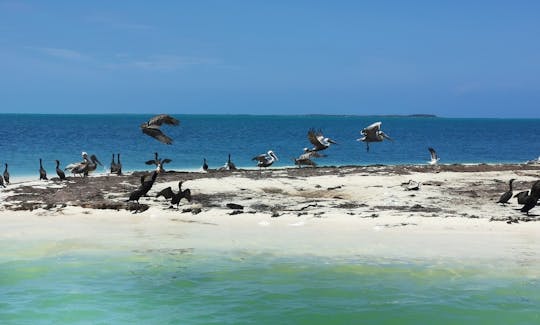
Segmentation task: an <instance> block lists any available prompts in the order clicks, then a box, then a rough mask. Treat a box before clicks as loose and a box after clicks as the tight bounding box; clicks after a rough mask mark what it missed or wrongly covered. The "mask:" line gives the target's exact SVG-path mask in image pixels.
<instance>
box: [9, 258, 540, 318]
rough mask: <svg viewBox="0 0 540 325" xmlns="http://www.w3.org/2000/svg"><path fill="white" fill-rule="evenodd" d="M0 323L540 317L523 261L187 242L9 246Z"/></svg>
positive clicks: (536, 291) (537, 285)
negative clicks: (49, 250)
mask: <svg viewBox="0 0 540 325" xmlns="http://www.w3.org/2000/svg"><path fill="white" fill-rule="evenodd" d="M0 274H1V277H0V296H1V297H2V299H1V300H0V322H1V323H2V324H40V323H43V324H45V323H52V324H73V323H76V324H81V323H82V324H96V323H101V324H110V323H130V324H131V323H133V324H150V323H152V324H164V323H175V324H242V323H264V324H329V323H332V324H351V323H355V324H360V323H362V324H464V323H468V324H480V323H482V324H538V322H539V321H540V309H539V306H540V279H539V277H538V275H534V272H533V275H531V273H530V272H529V273H528V272H526V267H522V266H512V267H509V268H505V267H500V268H499V267H496V268H493V267H484V266H482V265H470V264H469V265H467V264H460V263H459V262H458V263H452V264H448V265H445V264H441V263H432V262H430V261H415V262H414V263H411V262H404V261H397V260H394V261H392V260H389V261H385V260H383V259H381V260H378V261H373V260H372V259H371V260H366V259H362V258H360V257H358V258H350V257H349V258H328V257H314V256H309V257H308V256H303V257H298V256H290V257H287V256H279V257H278V256H275V255H264V254H262V255H261V254H259V255H249V254H247V253H245V252H229V253H227V254H225V255H222V254H219V255H218V254H214V253H204V252H197V251H191V250H182V249H177V250H149V251H131V252H123V253H122V252H111V253H109V254H107V253H100V254H93V253H74V252H65V253H59V254H53V255H50V256H42V257H39V258H30V259H17V258H8V259H6V258H4V259H3V260H2V261H1V264H0Z"/></svg>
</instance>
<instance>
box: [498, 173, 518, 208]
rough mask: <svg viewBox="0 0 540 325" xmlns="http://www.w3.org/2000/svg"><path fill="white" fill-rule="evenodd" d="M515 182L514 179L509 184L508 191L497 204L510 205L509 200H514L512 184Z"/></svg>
mask: <svg viewBox="0 0 540 325" xmlns="http://www.w3.org/2000/svg"><path fill="white" fill-rule="evenodd" d="M514 181H515V179H514V178H512V179H511V180H510V181H509V182H508V191H506V192H504V193H503V194H502V195H501V197H500V198H499V201H497V203H502V204H506V203H508V200H510V199H511V198H512V183H513V182H514Z"/></svg>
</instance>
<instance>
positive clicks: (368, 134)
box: [356, 122, 394, 152]
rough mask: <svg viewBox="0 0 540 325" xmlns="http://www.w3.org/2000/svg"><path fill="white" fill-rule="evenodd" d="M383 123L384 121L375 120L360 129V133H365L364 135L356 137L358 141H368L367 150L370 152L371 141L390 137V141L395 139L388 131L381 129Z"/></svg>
mask: <svg viewBox="0 0 540 325" xmlns="http://www.w3.org/2000/svg"><path fill="white" fill-rule="evenodd" d="M381 124H382V122H375V123H373V124H371V125H369V126H368V127H366V128H364V129H362V131H360V134H361V135H363V137H361V138H359V139H356V141H361V142H365V143H366V151H368V152H369V143H370V142H381V141H383V140H384V139H388V140H390V141H394V140H393V139H392V138H390V137H389V136H388V135H387V134H386V133H384V132H383V131H382V130H381Z"/></svg>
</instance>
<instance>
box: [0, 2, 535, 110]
mask: <svg viewBox="0 0 540 325" xmlns="http://www.w3.org/2000/svg"><path fill="white" fill-rule="evenodd" d="M539 13H540V1H520V0H513V1H459V0H458V1H414V0H410V1H317V0H313V1H300V0H299V1H292V0H290V1H285V0H283V1H281V0H275V1H262V0H261V1H257V0H252V1H240V0H238V1H233V0H231V1H205V0H201V1H127V0H124V1H122V0H119V1H54V0H51V1H24V0H21V1H18V0H0V113H61V114H63V113H77V114H94V113H95V114H100V113H177V114H262V115H266V114H355V115H379V114H383V115H386V114H420V113H424V114H436V115H438V116H445V117H500V118H506V117H516V118H540V19H539V17H540V16H539Z"/></svg>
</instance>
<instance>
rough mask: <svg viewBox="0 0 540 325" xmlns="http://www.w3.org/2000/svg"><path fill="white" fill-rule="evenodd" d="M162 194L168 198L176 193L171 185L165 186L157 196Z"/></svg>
mask: <svg viewBox="0 0 540 325" xmlns="http://www.w3.org/2000/svg"><path fill="white" fill-rule="evenodd" d="M161 195H163V197H164V198H166V199H170V198H172V197H173V195H174V193H173V191H172V188H171V187H170V186H169V187H167V188H164V189H162V190H161V191H159V193H158V194H156V197H159V196H161Z"/></svg>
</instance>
